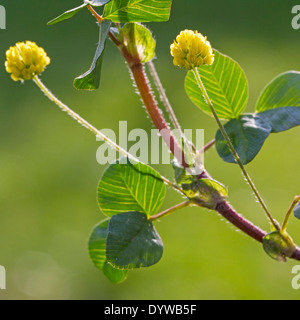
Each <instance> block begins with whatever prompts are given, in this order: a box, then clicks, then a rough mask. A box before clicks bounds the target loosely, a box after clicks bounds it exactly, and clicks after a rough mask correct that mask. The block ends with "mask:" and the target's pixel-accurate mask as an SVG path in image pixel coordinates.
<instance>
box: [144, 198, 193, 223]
mask: <svg viewBox="0 0 300 320" xmlns="http://www.w3.org/2000/svg"><path fill="white" fill-rule="evenodd" d="M190 205H191V201H185V202H182V203H180V204H177V205H176V206H174V207H172V208H169V209H167V210H165V211H163V212H161V213H158V214H156V215H154V216H151V217H150V218H149V220H150V221H155V220H158V219H160V218H163V217H166V216H168V215H170V214H171V213H173V212H175V211H177V210H180V209H183V208H185V207H188V206H190Z"/></svg>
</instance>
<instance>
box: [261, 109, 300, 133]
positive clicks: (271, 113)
mask: <svg viewBox="0 0 300 320" xmlns="http://www.w3.org/2000/svg"><path fill="white" fill-rule="evenodd" d="M258 115H259V117H260V118H261V119H263V120H265V121H267V122H269V124H270V125H271V127H272V133H278V132H282V131H286V130H289V129H291V128H294V127H296V126H299V125H300V107H281V108H276V109H271V110H267V111H264V112H261V113H258Z"/></svg>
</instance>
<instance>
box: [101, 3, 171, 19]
mask: <svg viewBox="0 0 300 320" xmlns="http://www.w3.org/2000/svg"><path fill="white" fill-rule="evenodd" d="M171 5H172V0H112V1H111V2H110V3H108V4H107V5H106V6H105V9H104V15H103V18H104V19H108V20H111V21H113V22H120V23H124V22H162V21H168V20H169V18H170V12H171Z"/></svg>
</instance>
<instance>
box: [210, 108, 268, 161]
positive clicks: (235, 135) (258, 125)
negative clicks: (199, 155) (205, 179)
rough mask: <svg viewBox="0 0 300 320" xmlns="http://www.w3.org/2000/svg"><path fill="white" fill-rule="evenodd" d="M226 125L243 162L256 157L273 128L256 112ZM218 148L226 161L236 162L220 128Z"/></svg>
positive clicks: (217, 138)
mask: <svg viewBox="0 0 300 320" xmlns="http://www.w3.org/2000/svg"><path fill="white" fill-rule="evenodd" d="M224 127H225V130H226V132H227V134H228V135H229V137H230V140H231V142H232V144H233V146H234V148H235V150H236V152H237V153H238V155H239V157H240V160H241V162H242V163H243V164H247V163H249V162H251V161H252V160H253V159H254V158H255V156H256V155H257V154H258V152H259V151H260V149H261V148H262V146H263V144H264V142H265V140H266V139H267V138H268V136H269V135H270V133H271V130H272V128H271V125H270V124H269V122H266V121H264V120H263V119H261V118H260V116H258V115H255V114H249V115H243V116H241V117H240V118H239V119H232V120H230V121H229V122H228V123H226V124H225V126H224ZM216 149H217V152H218V154H219V156H220V157H221V158H222V159H223V160H224V161H226V162H229V163H236V161H235V159H234V157H233V155H232V153H231V151H230V149H229V148H228V145H227V142H226V140H225V139H224V137H223V135H222V133H221V131H220V130H218V132H217V134H216Z"/></svg>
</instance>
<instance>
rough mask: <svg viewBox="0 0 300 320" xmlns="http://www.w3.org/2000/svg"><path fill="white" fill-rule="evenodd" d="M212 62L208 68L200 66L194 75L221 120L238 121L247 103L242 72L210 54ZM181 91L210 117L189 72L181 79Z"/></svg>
mask: <svg viewBox="0 0 300 320" xmlns="http://www.w3.org/2000/svg"><path fill="white" fill-rule="evenodd" d="M214 54H215V61H214V63H213V65H211V66H201V67H199V68H198V72H199V74H200V77H201V79H202V82H203V84H204V86H205V88H206V90H207V93H208V95H209V97H210V99H211V101H212V103H213V106H214V108H215V110H216V112H217V114H218V116H219V118H221V119H234V118H238V117H239V116H240V115H241V114H242V112H243V110H244V108H245V106H246V103H247V100H248V82H247V79H246V76H245V73H244V71H243V69H242V68H241V67H240V66H239V64H238V63H237V62H235V61H234V60H232V59H231V58H229V57H227V56H225V55H223V54H221V53H220V52H218V51H214ZM185 90H186V92H187V94H188V96H189V97H190V99H191V100H192V102H193V103H194V104H195V105H196V106H198V107H199V108H200V109H201V110H202V111H204V112H206V113H208V114H210V115H212V112H211V110H210V107H209V106H208V104H207V103H206V100H205V98H204V97H203V94H202V92H201V90H200V89H199V87H198V84H197V81H196V79H195V76H194V73H193V71H189V72H188V74H187V77H186V80H185Z"/></svg>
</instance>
